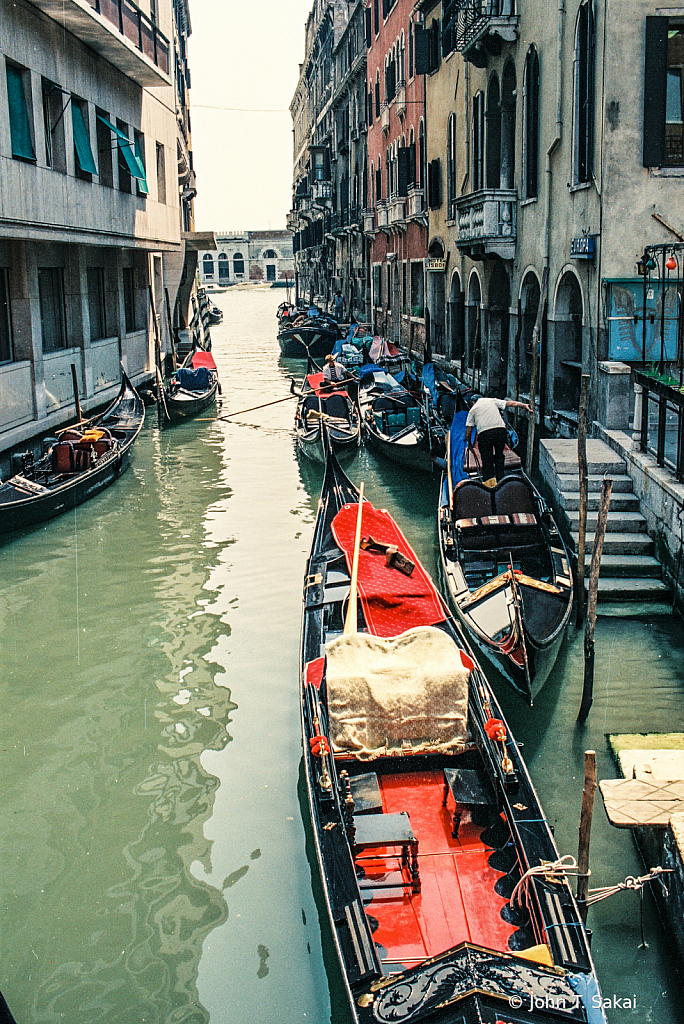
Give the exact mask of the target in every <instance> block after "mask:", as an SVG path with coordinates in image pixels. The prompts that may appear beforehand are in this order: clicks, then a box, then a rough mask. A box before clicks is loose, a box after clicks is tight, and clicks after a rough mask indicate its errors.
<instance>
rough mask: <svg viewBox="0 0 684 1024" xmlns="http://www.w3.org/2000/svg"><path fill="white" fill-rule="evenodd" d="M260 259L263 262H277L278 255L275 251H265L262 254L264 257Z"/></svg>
mask: <svg viewBox="0 0 684 1024" xmlns="http://www.w3.org/2000/svg"><path fill="white" fill-rule="evenodd" d="M262 259H264V260H277V259H278V253H277V252H276V251H275V249H266V250H265V252H264V255H263V256H262Z"/></svg>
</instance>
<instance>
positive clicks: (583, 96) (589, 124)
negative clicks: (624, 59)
mask: <svg viewBox="0 0 684 1024" xmlns="http://www.w3.org/2000/svg"><path fill="white" fill-rule="evenodd" d="M592 3H593V0H589V2H588V3H586V4H583V5H582V6H581V7H580V9H579V12H578V14H577V26H576V29H575V61H574V75H573V78H574V97H573V99H574V103H573V113H574V132H573V183H574V184H575V185H580V184H582V183H583V182H586V181H591V174H592V171H593V167H594V14H593V8H592Z"/></svg>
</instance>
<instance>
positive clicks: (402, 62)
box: [398, 31, 406, 85]
mask: <svg viewBox="0 0 684 1024" xmlns="http://www.w3.org/2000/svg"><path fill="white" fill-rule="evenodd" d="M398 75H399V85H404V84H405V83H406V46H405V43H404V33H403V31H402V33H401V41H400V43H399V68H398Z"/></svg>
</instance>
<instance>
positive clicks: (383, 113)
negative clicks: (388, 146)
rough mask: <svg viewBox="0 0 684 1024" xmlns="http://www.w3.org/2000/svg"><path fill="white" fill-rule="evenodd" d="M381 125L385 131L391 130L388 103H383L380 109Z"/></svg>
mask: <svg viewBox="0 0 684 1024" xmlns="http://www.w3.org/2000/svg"><path fill="white" fill-rule="evenodd" d="M380 127H381V128H382V130H383V132H388V131H389V130H390V111H389V107H388V106H387V104H386V103H383V105H382V107H381V110H380Z"/></svg>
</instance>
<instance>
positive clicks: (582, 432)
mask: <svg viewBox="0 0 684 1024" xmlns="http://www.w3.org/2000/svg"><path fill="white" fill-rule="evenodd" d="M588 404H589V374H588V373H583V374H582V392H581V394H580V405H579V417H578V421H577V462H578V464H579V527H578V529H579V536H578V538H577V619H576V623H575V624H576V626H577V628H578V629H581V628H582V623H583V622H584V601H585V595H584V554H585V550H586V541H587V504H588V500H589V475H588V470H587V406H588Z"/></svg>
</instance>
